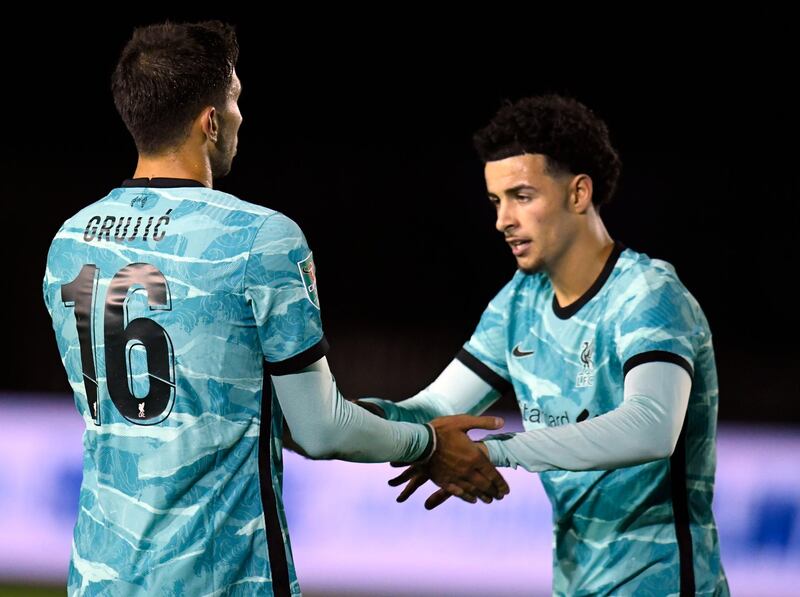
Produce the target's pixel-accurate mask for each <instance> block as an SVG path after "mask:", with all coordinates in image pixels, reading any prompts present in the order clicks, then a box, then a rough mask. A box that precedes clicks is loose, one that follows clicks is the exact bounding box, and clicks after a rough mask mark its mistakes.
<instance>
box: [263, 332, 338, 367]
mask: <svg viewBox="0 0 800 597" xmlns="http://www.w3.org/2000/svg"><path fill="white" fill-rule="evenodd" d="M326 354H328V341H327V340H326V339H325V336H323V337H322V338H321V339H320V341H319V342H317V343H316V344H315V345H314V346H312V347H311V348H308V349H306V350H304V351H303V352H301V353H299V354H296V355H294V356H293V357H289V358H288V359H286V360H285V361H278V362H277V363H270V362H269V361H264V369H265V370H266V372H267V373H268V374H270V375H289V374H290V373H296V372H298V371H300V370H302V369H305V368H306V367H308V366H309V365H310V364H311V363H316V362H317V361H318V360H320V359H321V358H322V357H324V356H325V355H326Z"/></svg>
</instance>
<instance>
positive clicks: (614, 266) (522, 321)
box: [367, 96, 728, 597]
mask: <svg viewBox="0 0 800 597" xmlns="http://www.w3.org/2000/svg"><path fill="white" fill-rule="evenodd" d="M475 142H476V147H477V149H478V152H479V154H480V156H481V158H482V160H483V162H484V163H485V176H486V186H487V189H488V194H489V199H490V201H491V202H492V203H493V204H494V206H495V207H496V210H497V220H496V227H497V230H498V231H500V232H501V233H502V234H503V235H504V237H505V240H506V242H507V243H508V244H509V247H510V249H511V251H512V253H513V254H514V256H515V257H516V260H517V265H518V268H519V269H518V271H517V272H516V274H515V275H514V277H513V278H512V279H511V281H510V282H509V283H508V284H507V285H506V286H505V287H504V288H503V289H502V290H501V291H500V293H499V294H498V295H497V296H496V297H495V298H494V300H492V301H491V303H490V304H489V306H488V307H487V309H486V311H485V312H484V314H483V316H482V318H481V320H480V323H479V324H478V327H477V329H476V330H475V332H474V334H473V335H472V338H471V339H470V340H469V341H468V342H467V343H466V344H465V346H464V349H463V350H462V351H461V353H460V354H459V355H458V356H457V357H456V360H454V361H453V362H452V363H451V364H450V365H449V366H448V367H447V368H446V369H445V371H444V372H443V373H442V374H441V375H440V376H439V378H437V380H436V381H434V383H433V384H432V385H431V386H429V387H428V388H426V389H425V390H423V391H422V392H421V393H419V394H418V395H417V396H415V397H413V398H410V399H408V400H405V401H402V402H399V403H397V404H395V403H393V402H389V401H383V400H378V399H368V400H367V402H369V403H370V404H372V405H373V406H379V407H380V408H381V409H382V410H383V411H384V413H385V415H386V416H387V418H389V419H391V420H395V421H414V422H426V421H430V420H432V419H434V418H435V417H439V416H442V415H451V414H455V413H470V414H479V413H482V412H483V411H485V410H486V409H487V408H488V407H489V406H490V405H491V404H492V403H493V402H494V401H496V400H497V399H498V398H499V397H500V395H501V393H502V392H504V391H505V390H507V389H511V388H513V390H514V392H515V394H516V397H517V401H518V403H519V408H520V413H521V415H522V419H523V423H524V428H525V431H524V432H521V433H512V434H504V435H498V436H490V437H489V438H487V439H486V440H485V441H483V442H477V443H475V444H473V445H472V446H465V445H464V444H461V445H459V447H458V449H459V450H460V453H451V452H450V450H451V449H452V447H448V448H445V450H444V452H445V453H444V454H442V455H441V457H440V459H439V460H438V461H437V462H436V463H431V464H430V465H425V466H412V467H410V468H409V469H407V470H406V471H405V472H404V473H403V474H402V475H400V476H399V477H397V478H396V479H395V480H393V481H392V484H400V483H403V482H405V481H408V484H407V485H406V487H405V488H404V489H403V491H402V493H401V494H400V497H399V498H398V499H399V500H400V501H402V500H404V499H406V498H407V497H408V496H409V495H410V494H412V493H413V492H414V491H415V490H416V489H417V488H418V487H419V486H420V485H422V484H423V483H424V482H425V480H426V479H427V476H428V475H429V474H433V473H435V469H436V467H437V466H439V465H441V464H442V463H447V462H455V461H457V459H458V458H462V457H463V454H464V453H471V452H474V451H482V452H483V453H485V454H488V455H489V457H490V459H491V461H492V462H493V463H494V464H495V465H497V466H500V467H508V466H510V467H517V466H522V467H524V468H525V469H527V470H529V471H532V472H538V473H540V477H541V480H542V483H543V485H544V488H545V490H546V492H547V494H548V496H549V498H550V501H551V503H552V507H553V523H554V558H553V560H554V561H553V593H554V594H555V595H566V596H570V597H573V596H576V595H658V596H666V595H681V596H688V595H727V594H728V585H727V581H726V578H725V574H724V572H723V569H722V564H721V562H720V555H719V540H718V535H717V529H716V526H715V522H714V516H713V514H712V510H711V501H712V496H713V489H714V470H715V437H716V421H717V398H718V392H717V375H716V368H715V363H714V352H713V348H712V342H711V332H710V331H709V327H708V323H707V321H706V318H705V316H704V314H703V312H702V310H701V309H700V306H699V305H698V303H697V301H696V300H695V299H694V297H692V295H691V294H689V292H688V291H687V290H686V288H685V287H684V285H683V284H682V283H681V282H680V280H679V279H678V277H677V275H676V273H675V270H674V269H673V268H672V266H671V265H669V264H668V263H666V262H664V261H660V260H657V259H651V258H649V257H648V256H647V255H644V254H642V253H637V252H636V251H633V250H631V249H627V248H625V247H624V246H623V245H622V244H620V243H619V242H614V241H613V240H612V239H611V237H610V236H609V234H608V232H607V230H606V228H605V226H604V224H603V221H602V220H601V218H600V215H599V208H600V206H601V205H602V204H603V203H604V202H606V201H607V200H609V199H610V198H611V196H612V195H613V192H614V189H615V186H616V182H617V178H618V175H619V171H620V161H619V158H618V156H617V153H616V151H615V150H614V149H613V147H612V146H611V144H610V141H609V138H608V131H607V129H606V126H605V124H604V123H603V122H602V121H601V120H600V119H598V118H597V117H596V116H595V115H594V114H592V112H591V111H590V110H589V109H588V108H586V107H585V106H584V105H582V104H580V103H578V102H577V101H575V100H571V99H567V98H563V97H560V96H541V97H533V98H527V99H523V100H520V101H519V102H517V103H515V104H509V105H507V106H505V107H503V108H502V109H501V110H500V111H499V112H498V114H497V115H496V116H495V117H494V119H493V120H492V122H491V123H490V124H489V125H488V126H487V127H486V128H485V129H483V130H482V131H480V132H479V133H478V134H477V135H476V136H475ZM447 497H449V494H448V492H447V491H446V490H441V489H440V490H439V491H437V492H436V493H434V494H433V495H432V496H430V497H429V498H428V501H427V502H426V507H428V508H434V507H436V506H437V505H438V504H440V503H442V502H443V501H444V500H445V499H447ZM466 497H469V495H467V496H466ZM472 501H474V500H472Z"/></svg>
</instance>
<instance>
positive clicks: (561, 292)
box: [547, 217, 614, 307]
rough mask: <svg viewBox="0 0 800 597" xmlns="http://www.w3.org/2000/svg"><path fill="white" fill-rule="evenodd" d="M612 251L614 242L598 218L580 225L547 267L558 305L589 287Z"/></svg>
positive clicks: (570, 299) (580, 294)
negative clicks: (568, 242) (574, 234)
mask: <svg viewBox="0 0 800 597" xmlns="http://www.w3.org/2000/svg"><path fill="white" fill-rule="evenodd" d="M613 250H614V241H613V240H612V239H611V236H609V234H608V231H607V230H606V227H605V225H604V224H603V222H602V220H601V219H600V218H599V217H596V218H594V221H593V222H592V223H591V224H590V225H589V226H585V227H582V228H581V229H580V231H579V232H578V235H577V237H576V238H575V239H574V240H573V241H572V242H571V243H570V244H569V246H568V247H567V248H566V250H565V251H564V252H563V253H562V254H561V255H560V256H559V258H558V260H557V261H556V263H555V264H553V265H552V266H551V267H548V268H547V274H548V276H549V278H550V282H551V284H552V285H553V290H554V292H555V295H556V300H558V304H559V305H561V306H562V307H566V306H567V305H570V304H571V303H574V302H575V301H576V300H578V299H579V298H580V297H581V296H582V295H583V294H584V293H585V292H586V291H587V290H589V288H591V286H592V284H594V282H595V280H597V278H598V277H599V276H600V272H602V271H603V267H604V266H605V264H606V262H607V261H608V257H609V256H610V255H611V252H612V251H613Z"/></svg>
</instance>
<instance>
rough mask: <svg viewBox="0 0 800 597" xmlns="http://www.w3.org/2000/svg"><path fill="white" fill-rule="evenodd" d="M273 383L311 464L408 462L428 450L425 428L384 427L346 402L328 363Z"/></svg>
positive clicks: (389, 424) (385, 424) (399, 424)
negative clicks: (326, 461)
mask: <svg viewBox="0 0 800 597" xmlns="http://www.w3.org/2000/svg"><path fill="white" fill-rule="evenodd" d="M272 383H273V385H274V386H275V392H276V395H277V396H278V400H279V402H280V405H281V409H282V410H283V413H284V416H285V417H286V421H287V423H288V425H289V427H290V429H291V430H292V437H293V438H294V440H295V441H296V442H297V443H298V444H299V445H300V446H301V447H302V448H303V450H304V451H305V452H306V453H307V454H308V455H309V456H310V457H312V458H320V459H324V458H339V459H342V460H350V461H354V462H389V461H397V462H410V461H413V460H416V459H418V458H420V457H421V456H423V454H424V452H425V450H426V448H428V446H429V441H430V435H431V434H430V431H429V429H428V428H427V427H426V426H424V425H419V424H414V423H402V422H389V421H385V420H383V419H381V418H380V417H377V416H375V415H373V414H371V413H369V412H367V411H366V410H365V409H363V408H359V407H358V406H357V405H355V404H352V403H350V402H348V401H346V400H344V399H343V398H342V396H341V394H340V393H339V390H338V388H337V387H336V382H335V381H334V379H333V376H332V375H331V372H330V369H329V368H328V365H327V361H326V360H325V359H321V360H320V361H318V362H317V363H315V364H314V365H312V366H311V367H309V368H308V369H306V370H304V371H302V372H299V373H296V374H292V375H282V376H273V378H272Z"/></svg>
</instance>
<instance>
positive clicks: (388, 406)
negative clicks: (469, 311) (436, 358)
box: [359, 359, 500, 423]
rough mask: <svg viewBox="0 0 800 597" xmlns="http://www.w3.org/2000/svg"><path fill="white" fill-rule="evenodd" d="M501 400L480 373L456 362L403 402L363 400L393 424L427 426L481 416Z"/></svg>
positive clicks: (374, 399)
mask: <svg viewBox="0 0 800 597" xmlns="http://www.w3.org/2000/svg"><path fill="white" fill-rule="evenodd" d="M498 398H500V392H498V391H497V390H495V389H494V388H492V386H490V385H489V384H488V383H486V382H485V381H483V379H481V378H480V377H479V376H478V374H477V373H475V372H474V371H472V369H470V368H469V367H467V366H466V365H464V364H463V363H462V362H461V361H459V360H458V359H454V360H453V361H452V362H451V363H450V364H449V365H448V366H447V367H446V368H445V370H444V371H442V372H441V373H440V374H439V377H437V378H436V379H435V380H434V382H433V383H432V384H431V385H429V386H428V387H427V388H425V389H424V390H422V391H421V392H420V393H419V394H416V395H415V396H412V397H411V398H408V399H406V400H403V401H401V402H392V401H390V400H381V399H380V398H360V399H359V401H360V402H371V403H373V404H377V405H378V406H380V407H381V408H382V409H383V411H384V412H385V413H386V418H387V419H389V420H391V421H409V422H414V423H427V422H428V421H431V420H433V419H435V418H436V417H444V416H447V415H463V414H467V415H479V414H481V413H482V412H484V411H485V410H486V409H487V408H489V407H490V406H491V405H492V404H494V403H495V402H496V401H497V399H498Z"/></svg>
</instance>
